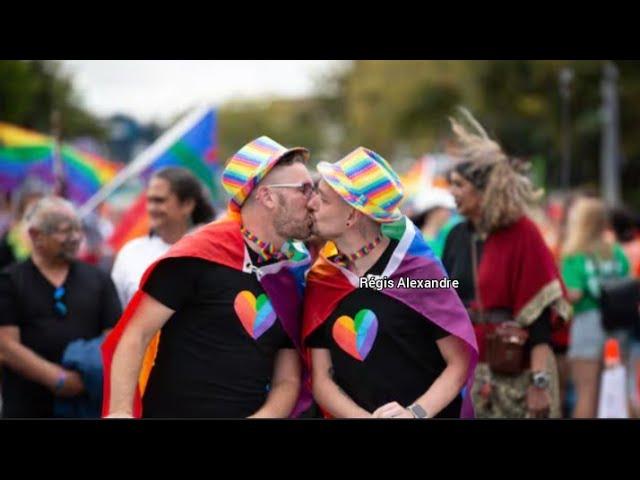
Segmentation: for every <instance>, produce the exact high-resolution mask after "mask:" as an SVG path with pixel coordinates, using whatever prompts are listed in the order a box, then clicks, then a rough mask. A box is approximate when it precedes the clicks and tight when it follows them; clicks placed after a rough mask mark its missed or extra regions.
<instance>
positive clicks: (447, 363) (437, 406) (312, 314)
mask: <svg viewBox="0 0 640 480" xmlns="http://www.w3.org/2000/svg"><path fill="white" fill-rule="evenodd" d="M318 171H319V172H320V174H321V176H322V179H321V181H320V182H319V185H318V191H317V194H315V195H314V196H313V197H312V198H311V200H310V201H309V208H310V210H312V211H313V217H314V233H315V234H317V235H319V236H321V237H323V238H325V239H327V240H330V242H329V243H327V245H326V246H325V248H324V249H323V251H322V252H321V254H320V257H319V259H318V260H317V262H316V263H315V264H314V266H313V268H312V270H311V271H310V272H309V275H308V277H307V287H306V291H305V301H304V318H303V342H304V345H305V347H306V351H305V359H306V363H307V366H308V368H310V369H311V371H312V383H311V388H312V390H313V394H314V398H315V400H316V402H317V403H318V404H319V406H320V407H321V408H322V410H323V411H324V412H325V414H327V415H328V416H332V417H338V418H345V417H369V418H371V417H373V418H430V417H465V418H469V417H472V416H473V409H472V406H471V403H470V398H469V397H470V396H469V395H466V392H468V391H470V386H471V384H470V382H471V381H472V379H473V372H474V368H475V364H476V362H477V356H478V355H477V345H476V340H475V335H474V332H473V328H472V325H471V322H470V320H469V317H468V315H467V312H466V310H465V308H464V306H463V305H462V303H461V301H460V299H459V298H458V295H457V293H456V292H455V289H454V288H453V287H452V286H451V285H452V284H453V286H455V282H452V281H451V280H449V279H448V278H447V277H446V274H445V272H444V269H443V268H442V266H441V264H440V262H439V260H438V259H437V258H436V257H435V255H434V254H433V252H432V251H431V249H430V248H429V247H428V246H427V245H426V243H425V241H424V239H423V237H422V235H421V234H420V231H419V230H418V229H417V227H416V226H415V225H413V224H412V223H411V222H410V221H409V219H408V218H406V217H405V216H403V215H402V214H401V213H400V211H399V209H398V204H399V203H400V201H401V200H402V195H403V192H402V185H401V183H400V179H399V178H398V175H397V174H396V173H395V172H394V171H393V169H392V168H391V166H390V165H389V164H388V163H387V162H386V161H385V160H384V159H383V158H382V157H381V156H380V155H378V154H377V153H375V152H373V151H371V150H369V149H366V148H362V147H360V148H357V149H356V150H354V151H353V152H351V153H350V154H348V155H347V156H346V157H344V158H343V159H341V160H339V161H338V162H336V163H333V164H330V163H326V162H321V163H320V164H319V165H318Z"/></svg>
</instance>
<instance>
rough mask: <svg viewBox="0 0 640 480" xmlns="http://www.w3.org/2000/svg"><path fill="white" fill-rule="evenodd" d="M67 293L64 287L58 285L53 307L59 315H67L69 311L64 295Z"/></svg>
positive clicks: (54, 293)
mask: <svg viewBox="0 0 640 480" xmlns="http://www.w3.org/2000/svg"><path fill="white" fill-rule="evenodd" d="M65 293H67V291H66V290H65V288H64V287H58V288H56V289H55V291H54V292H53V309H54V310H55V312H56V315H58V317H60V318H63V317H66V315H67V312H68V311H69V310H68V308H67V305H66V304H65V303H64V295H65Z"/></svg>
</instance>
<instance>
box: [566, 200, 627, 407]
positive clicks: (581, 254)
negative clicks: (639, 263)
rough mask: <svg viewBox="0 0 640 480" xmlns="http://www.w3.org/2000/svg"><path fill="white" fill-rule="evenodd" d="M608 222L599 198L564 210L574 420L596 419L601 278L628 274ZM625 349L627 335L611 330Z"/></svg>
mask: <svg viewBox="0 0 640 480" xmlns="http://www.w3.org/2000/svg"><path fill="white" fill-rule="evenodd" d="M607 228H608V219H607V212H606V207H605V205H604V203H603V201H602V200H600V199H598V198H592V197H581V198H578V199H577V200H576V201H575V202H574V203H573V205H572V206H571V209H570V210H569V212H568V221H567V230H566V237H565V239H564V242H563V246H562V261H561V265H562V277H563V279H564V282H565V284H566V286H567V289H568V292H569V299H570V300H571V302H572V303H573V305H574V311H575V316H574V318H573V321H572V323H571V329H570V335H569V338H570V344H569V351H568V353H567V356H568V358H569V363H570V368H571V379H572V383H573V385H574V388H575V390H576V395H577V401H576V404H575V408H574V411H573V417H574V418H593V417H595V416H596V408H597V401H598V384H599V381H600V372H601V359H602V349H603V346H604V342H605V340H606V338H607V335H608V334H607V332H605V330H604V328H603V326H602V319H601V311H600V304H599V302H600V280H601V279H604V278H620V277H624V276H627V275H628V274H629V261H628V259H627V257H626V255H625V254H624V252H623V250H622V248H620V246H619V245H618V244H617V243H615V242H614V241H613V240H612V239H611V238H610V236H609V235H607ZM612 334H613V335H614V336H616V337H617V338H618V340H619V341H620V343H621V345H622V346H623V350H626V348H625V347H626V345H627V340H628V338H627V332H623V331H620V332H613V333H612Z"/></svg>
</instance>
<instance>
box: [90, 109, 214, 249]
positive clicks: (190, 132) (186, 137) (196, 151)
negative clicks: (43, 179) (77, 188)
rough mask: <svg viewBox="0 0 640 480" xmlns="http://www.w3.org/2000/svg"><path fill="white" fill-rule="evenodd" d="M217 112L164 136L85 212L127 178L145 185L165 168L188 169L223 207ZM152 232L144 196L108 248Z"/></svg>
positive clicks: (197, 114) (201, 113)
mask: <svg viewBox="0 0 640 480" xmlns="http://www.w3.org/2000/svg"><path fill="white" fill-rule="evenodd" d="M216 125H217V121H216V111H215V110H214V109H212V108H202V109H199V110H196V111H194V112H193V113H192V114H191V115H189V116H188V117H186V118H185V119H183V121H182V122H180V123H179V124H178V125H176V126H175V127H173V128H172V129H170V130H169V131H167V132H166V133H165V134H163V135H162V136H161V137H160V138H159V139H158V140H157V141H156V142H155V143H154V144H153V145H151V146H150V147H149V148H148V149H147V150H146V151H145V152H143V153H142V154H141V155H140V156H139V157H138V158H137V159H135V160H134V161H133V162H132V163H131V164H130V165H129V166H127V168H126V170H125V171H122V172H121V174H120V175H119V176H118V178H117V179H115V180H114V182H112V184H111V185H108V186H107V187H105V189H103V190H104V191H101V192H98V194H97V195H96V196H94V198H92V199H91V200H89V202H87V204H86V205H85V206H83V209H85V208H86V209H88V210H91V209H93V208H95V206H97V205H98V203H99V202H100V201H102V200H104V198H106V197H107V196H108V195H109V194H110V193H111V192H113V191H114V190H115V189H116V188H117V187H118V186H119V185H121V184H122V183H123V182H124V181H126V179H127V178H131V177H134V176H140V177H141V178H143V179H144V180H145V182H146V181H148V179H149V178H150V177H151V175H152V174H153V172H155V171H156V170H158V169H159V168H162V167H168V166H175V167H184V168H187V169H189V170H190V171H191V173H193V174H194V175H195V176H196V177H197V178H198V179H199V180H200V181H201V182H202V183H203V185H205V186H206V187H207V189H208V190H209V192H210V194H211V198H212V200H213V201H214V204H215V203H218V204H220V203H221V201H222V200H223V198H222V191H221V189H220V187H219V184H220V182H219V181H217V179H218V177H219V176H220V174H221V172H222V166H221V165H220V164H219V162H218V155H217V146H218V142H217V138H216V134H217V132H216ZM148 230H149V220H148V217H147V213H146V202H145V195H144V193H142V194H140V196H139V197H138V198H137V199H136V200H135V201H134V202H133V204H132V205H131V207H129V209H128V210H127V211H126V212H125V214H124V216H123V218H122V221H121V222H120V223H119V224H118V227H117V228H116V230H115V231H114V233H113V235H112V237H111V239H109V244H110V245H111V247H112V248H113V250H114V251H118V250H119V249H120V248H121V247H122V245H124V244H125V243H126V242H128V241H129V240H131V239H133V238H136V237H139V236H141V235H144V234H145V233H147V232H148Z"/></svg>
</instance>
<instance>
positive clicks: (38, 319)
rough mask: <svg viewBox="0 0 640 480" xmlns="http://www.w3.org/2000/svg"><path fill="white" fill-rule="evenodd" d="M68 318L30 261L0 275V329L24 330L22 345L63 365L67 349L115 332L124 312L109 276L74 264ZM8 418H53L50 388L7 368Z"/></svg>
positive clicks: (4, 390)
mask: <svg viewBox="0 0 640 480" xmlns="http://www.w3.org/2000/svg"><path fill="white" fill-rule="evenodd" d="M63 286H64V288H65V290H66V293H65V295H64V297H63V303H64V304H65V305H66V306H67V309H68V313H67V315H66V316H64V317H60V316H59V315H57V314H56V312H55V309H54V299H53V294H54V291H55V290H56V288H55V287H54V286H53V285H52V284H51V283H50V282H49V281H48V280H47V279H46V278H45V277H44V276H43V275H42V273H40V270H38V268H37V267H36V266H35V265H34V263H33V262H32V261H31V259H27V260H25V261H24V262H21V263H17V264H14V265H12V266H10V267H8V268H7V269H5V270H4V271H3V272H2V273H0V325H1V326H7V325H15V326H17V327H19V328H20V342H21V343H22V344H23V345H24V346H26V347H28V348H30V349H31V350H33V351H34V352H35V353H37V354H38V355H40V356H41V357H43V358H45V359H47V360H49V361H51V362H55V363H58V364H60V362H61V361H62V355H63V353H64V350H65V348H66V346H67V345H68V344H69V343H70V342H72V341H73V340H77V339H85V340H88V339H91V338H95V337H98V336H100V335H101V334H102V332H103V331H104V330H106V329H109V328H112V327H113V326H114V325H115V324H116V322H117V321H118V319H119V318H120V315H121V314H122V309H121V306H120V301H119V300H118V294H117V293H116V289H115V287H114V285H113V282H112V281H111V278H110V277H109V275H107V274H106V273H105V272H102V271H101V270H99V269H97V268H95V267H93V266H91V265H88V264H86V263H82V262H80V261H75V262H73V263H72V264H71V266H70V268H69V273H68V275H67V278H66V280H65V282H64V285H63ZM2 396H3V416H4V417H8V418H11V417H21V418H27V417H37V418H44V417H51V416H52V415H53V403H54V396H53V394H52V393H51V391H50V390H49V389H47V388H46V387H45V386H43V385H40V384H38V383H34V382H32V381H30V380H27V379H26V378H24V377H22V376H21V375H18V374H17V373H15V372H14V371H12V370H11V369H10V368H8V367H5V368H4V372H3V375H2Z"/></svg>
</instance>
